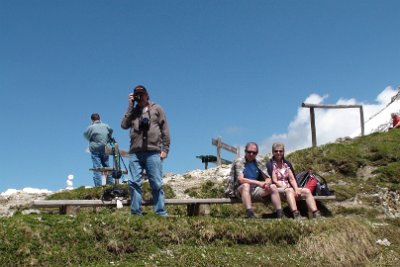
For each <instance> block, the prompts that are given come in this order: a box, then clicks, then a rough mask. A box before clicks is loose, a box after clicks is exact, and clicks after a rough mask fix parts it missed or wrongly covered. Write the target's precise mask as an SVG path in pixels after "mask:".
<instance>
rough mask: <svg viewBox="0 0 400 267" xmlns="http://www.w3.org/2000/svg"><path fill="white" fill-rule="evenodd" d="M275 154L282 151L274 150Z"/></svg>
mask: <svg viewBox="0 0 400 267" xmlns="http://www.w3.org/2000/svg"><path fill="white" fill-rule="evenodd" d="M274 152H275V153H278V152H279V153H283V150H274Z"/></svg>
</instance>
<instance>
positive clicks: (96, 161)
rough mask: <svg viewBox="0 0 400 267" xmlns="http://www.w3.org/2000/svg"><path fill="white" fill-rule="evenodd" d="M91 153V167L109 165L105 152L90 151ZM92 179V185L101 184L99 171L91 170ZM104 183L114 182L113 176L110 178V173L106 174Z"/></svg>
mask: <svg viewBox="0 0 400 267" xmlns="http://www.w3.org/2000/svg"><path fill="white" fill-rule="evenodd" d="M91 154H92V162H93V169H96V168H101V167H110V165H109V162H108V155H107V154H105V153H100V152H92V153H91ZM93 181H94V186H102V184H101V173H100V172H93ZM106 184H114V178H112V176H111V175H108V176H107V178H106Z"/></svg>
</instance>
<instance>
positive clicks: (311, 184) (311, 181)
mask: <svg viewBox="0 0 400 267" xmlns="http://www.w3.org/2000/svg"><path fill="white" fill-rule="evenodd" d="M317 184H318V180H317V177H315V175H314V174H310V175H309V176H308V180H307V182H306V184H305V185H304V187H303V188H308V189H310V191H311V194H313V195H314V192H315V188H316V187H317Z"/></svg>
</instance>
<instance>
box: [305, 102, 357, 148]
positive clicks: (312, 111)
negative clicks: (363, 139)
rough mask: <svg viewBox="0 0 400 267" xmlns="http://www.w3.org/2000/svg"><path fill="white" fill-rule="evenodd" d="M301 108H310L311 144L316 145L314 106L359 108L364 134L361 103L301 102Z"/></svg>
mask: <svg viewBox="0 0 400 267" xmlns="http://www.w3.org/2000/svg"><path fill="white" fill-rule="evenodd" d="M301 106H302V107H303V108H309V109H310V119H311V138H312V146H313V147H315V146H317V133H316V132H317V130H316V127H315V113H314V108H359V109H360V123H361V136H364V112H363V107H362V105H323V104H307V103H302V104H301Z"/></svg>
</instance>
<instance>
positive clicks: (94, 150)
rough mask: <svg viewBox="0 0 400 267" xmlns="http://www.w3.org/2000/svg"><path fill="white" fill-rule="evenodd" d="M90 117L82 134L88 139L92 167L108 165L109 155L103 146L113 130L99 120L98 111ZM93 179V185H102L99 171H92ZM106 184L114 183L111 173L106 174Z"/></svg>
mask: <svg viewBox="0 0 400 267" xmlns="http://www.w3.org/2000/svg"><path fill="white" fill-rule="evenodd" d="M90 118H91V119H92V124H91V125H90V126H89V127H88V128H87V129H86V131H85V132H84V133H83V136H84V137H85V138H86V139H87V140H88V141H89V150H90V153H91V155H92V162H93V169H97V168H101V167H109V166H110V165H109V157H108V155H107V154H106V152H105V147H106V144H107V143H108V140H109V139H110V137H111V135H112V132H113V130H112V129H111V127H110V126H108V125H107V124H105V123H102V122H101V121H100V115H99V114H98V113H93V114H92V116H91V117H90ZM93 181H94V186H102V182H101V173H100V172H97V171H94V172H93ZM106 184H114V179H113V178H112V176H111V175H108V176H107V179H106Z"/></svg>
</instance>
